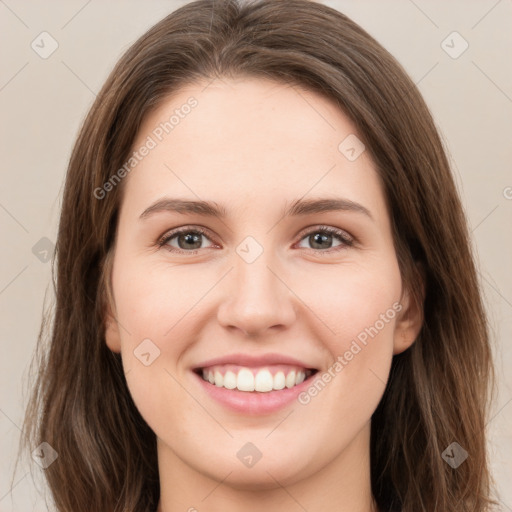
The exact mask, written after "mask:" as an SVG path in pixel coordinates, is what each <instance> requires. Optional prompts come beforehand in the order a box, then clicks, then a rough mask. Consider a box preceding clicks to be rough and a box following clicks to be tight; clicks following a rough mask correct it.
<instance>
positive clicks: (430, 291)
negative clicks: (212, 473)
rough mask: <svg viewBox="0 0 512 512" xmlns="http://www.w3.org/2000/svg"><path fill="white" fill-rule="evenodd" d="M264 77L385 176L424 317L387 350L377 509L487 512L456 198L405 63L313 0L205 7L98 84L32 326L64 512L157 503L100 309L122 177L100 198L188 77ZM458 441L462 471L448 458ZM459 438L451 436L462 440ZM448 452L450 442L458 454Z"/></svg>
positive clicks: (39, 427) (480, 335) (476, 314)
mask: <svg viewBox="0 0 512 512" xmlns="http://www.w3.org/2000/svg"><path fill="white" fill-rule="evenodd" d="M214 77H260V78H270V79H273V80H276V81H279V82H284V83H287V84H292V85H298V86H301V87H305V88H307V89H309V90H311V91H314V92H317V93H319V94H322V95H325V96H327V97H328V98H330V99H331V100H333V101H335V102H336V104H337V105H339V108H340V109H341V110H342V111H343V112H344V113H345V114H346V115H348V116H349V117H350V118H351V120H352V121H353V122H354V124H355V126H356V128H357V130H358V134H360V136H361V137H362V139H363V142H364V144H365V145H366V148H367V150H368V151H369V152H370V155H371V157H372V158H373V160H374V162H375V164H376V166H377V168H378V171H379V173H380V177H381V179H382V182H383V184H384V189H385V194H386V199H387V202H388V205H389V211H390V216H391V222H392V226H393V236H394V242H395V248H396V253H397V258H398V261H399V265H400V269H401V274H402V278H403V281H404V283H405V285H406V286H407V287H408V289H410V290H411V291H412V293H413V294H416V295H417V300H421V299H420V297H419V295H420V294H419V289H420V285H419V284H418V283H419V269H421V272H422V275H423V276H424V279H425V283H426V285H425V290H424V293H425V298H424V306H423V308H424V309H423V313H424V326H423V328H422V330H421V332H420V334H419V336H418V338H417V340H416V341H415V343H414V344H413V345H412V347H411V348H410V349H408V350H406V351H405V352H403V353H401V354H400V355H397V356H395V357H394V359H393V363H392V368H391V374H390V378H389V381H388V383H387V387H386V390H385V393H384V396H383V399H382V401H381V403H380V404H379V406H378V408H377V410H376V411H375V413H374V415H373V417H372V426H371V446H370V450H371V451H370V453H371V480H372V482H371V483H372V491H373V494H374V497H375V499H376V502H377V504H378V506H379V508H380V510H382V511H395V510H401V511H403V512H448V511H457V512H466V511H468V512H469V511H472V512H482V511H484V510H488V508H489V506H490V504H491V503H493V502H492V500H491V497H490V495H491V478H490V474H489V468H488V460H487V454H486V445H485V424H486V418H487V415H488V409H489V404H490V399H491V397H492V391H493V389H494V388H493V386H492V385H491V384H493V382H494V380H493V367H492V361H491V350H490V345H489V336H488V327H487V323H486V316H485V313H484V308H483V305H482V302H481V297H480V291H479V285H478V281H477V278H476V269H475V265H474V260H473V257H472V254H471V250H470V242H469V235H468V230H467V225H466V220H465V217H464V213H463V210H462V207H461V203H460V201H459V198H458V196H457V193H456V188H455V185H454V181H453V178H452V175H451V172H450V168H449V163H448V161H447V158H446V155H445V151H444V149H443V145H442V143H441V140H440V137H439V135H438V133H437V131H436V128H435V124H434V122H433V120H432V117H431V114H430V113H429V110H428V108H427V106H426V105H425V102H424V100H423V99H422V97H421V95H420V93H419V92H418V90H417V88H416V86H415V85H414V83H413V82H412V81H411V80H410V78H409V77H408V76H407V74H406V73H405V71H404V70H403V69H402V67H401V66H400V64H399V63H398V62H397V61H396V60H395V59H394V58H393V57H392V56H391V55H390V54H389V53H388V52H387V51H386V50H385V49H384V48H383V47H382V46H381V45H380V44H378V43H377V42H376V41H375V40H374V39H373V38H372V37H371V36H370V35H369V34H368V33H366V32H365V31H364V30H363V29H362V28H361V27H359V26H358V25H357V24H355V23H354V22H353V21H351V20H350V19H349V18H347V17H346V16H345V15H343V14H341V13H340V12H338V11H336V10H334V9H331V8H329V7H327V6H325V5H322V4H320V3H317V2H313V1H309V0H286V1H276V0H261V1H259V0H257V1H251V2H239V1H236V0H199V1H195V2H192V3H189V4H187V5H185V6H183V7H181V8H180V9H178V10H176V11H175V12H173V13H171V14H170V15H169V16H167V17H166V18H165V19H163V20H162V21H160V22H159V23H157V24H156V25H155V26H154V27H152V28H151V29H150V30H149V31H148V32H147V33H146V34H144V35H143V36H142V37H141V38H140V39H139V40H138V41H136V42H135V43H134V44H133V46H131V48H129V50H128V51H127V52H126V53H125V55H124V56H123V57H122V58H121V59H120V61H119V62H118V64H117V65H116V66H115V68H114V70H113V71H112V72H111V74H110V76H109V77H108V79H107V81H106V83H105V85H104V86H103V88H102V89H101V91H100V93H99V94H98V96H97V98H96V101H95V102H94V104H93V106H92V108H91V109H90V112H89V114H88V115H87V117H86V119H85V122H84V123H83V126H82V127H81V130H80V133H79V135H78V138H77V141H76V144H75V146H74V149H73V152H72V155H71V158H70V162H69V167H68V171H67V177H66V183H65V190H64V196H63V204H62V213H61V217H60V224H59V232H58V239H57V246H56V267H55V268H56V270H55V268H54V286H55V293H56V303H55V306H54V308H53V310H52V311H51V313H49V315H51V318H52V320H53V322H52V324H51V330H50V331H49V332H48V333H47V335H46V334H45V331H44V330H42V331H41V334H40V336H39V343H38V350H37V357H36V359H35V364H36V365H37V371H38V376H37V382H36V383H35V386H34V389H33V393H32V396H31V398H30V402H29V404H28V408H27V413H26V419H25V433H26V439H25V441H26V444H27V447H28V448H29V449H33V448H34V447H35V446H37V445H39V444H40V443H41V442H43V441H44V442H47V443H49V444H50V445H51V446H52V447H53V448H54V449H55V450H56V452H57V453H58V459H57V460H56V462H54V463H53V464H52V465H50V466H49V467H48V468H47V469H46V470H45V476H46V479H47V482H48V484H49V488H50V490H51V493H52V497H53V500H54V502H55V505H56V507H57V510H59V511H60V512H64V511H66V512H70V511H73V512H85V511H88V512H89V511H90V510H97V511H99V510H102V511H105V512H107V511H109V512H119V511H125V510H130V511H131V510H133V511H137V512H138V511H141V512H150V511H151V512H153V511H154V510H155V508H156V505H157V503H158V499H159V492H160V489H159V480H158V468H157V454H156V441H155V435H154V433H153V432H152V431H151V429H150V428H149V427H148V425H147V424H146V423H145V421H144V420H143V419H142V417H141V416H140V414H139V412H138V410H137V408H136V407H135V405H134V403H133V401H132V399H131V396H130V393H129V391H128V388H127V385H126V381H125V376H124V373H123V368H122V364H121V358H120V355H119V354H114V353H112V352H111V351H110V350H109V349H108V348H107V346H106V343H105V338H104V316H105V307H106V304H107V300H108V293H109V283H110V278H109V275H110V263H111V257H112V248H113V242H114V237H115V233H116V225H117V215H118V211H119V206H120V202H121V199H122V190H123V186H122V185H123V183H122V182H121V183H120V184H119V186H114V187H112V190H109V192H108V194H107V195H106V197H104V198H102V199H98V198H97V196H98V194H95V190H98V188H101V187H102V186H103V184H104V183H106V182H107V181H108V180H109V179H110V178H111V176H112V175H113V174H114V173H115V172H116V170H118V169H119V168H121V167H122V166H123V164H124V162H125V161H126V160H127V158H128V157H129V155H130V151H131V150H132V144H133V141H134V138H135V135H136V134H137V131H138V129H139V127H140V125H141V122H142V120H143V118H144V117H145V116H146V115H147V114H148V113H149V112H150V111H151V110H152V109H154V108H156V107H157V106H158V105H159V104H161V102H162V101H163V100H164V99H166V98H168V97H169V95H170V94H172V93H173V92H175V91H177V90H179V88H180V87H182V86H184V85H188V84H190V83H192V82H195V81H198V80H201V81H203V80H205V79H207V80H210V79H212V78H214ZM453 442H456V443H458V445H460V446H461V447H462V448H463V449H464V450H466V452H467V453H468V454H469V456H468V458H467V459H466V460H465V461H464V462H463V463H462V464H461V465H460V466H459V467H457V468H456V469H455V468H454V467H452V466H451V465H450V464H448V463H447V462H446V461H445V460H444V459H443V457H442V454H443V452H444V451H445V450H446V449H447V448H448V447H449V446H450V445H451V444H452V443H453ZM452 446H453V445H452ZM452 455H453V452H452Z"/></svg>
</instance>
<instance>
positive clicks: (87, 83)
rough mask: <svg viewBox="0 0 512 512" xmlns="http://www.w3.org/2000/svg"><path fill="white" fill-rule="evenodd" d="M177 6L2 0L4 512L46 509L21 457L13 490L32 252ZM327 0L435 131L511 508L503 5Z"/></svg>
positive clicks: (511, 294) (508, 131) (509, 13)
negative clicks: (123, 69)
mask: <svg viewBox="0 0 512 512" xmlns="http://www.w3.org/2000/svg"><path fill="white" fill-rule="evenodd" d="M184 3H186V2H185V1H162V0H158V1H156V0H154V1H146V2H144V1H142V0H139V1H133V0H131V1H123V2H120V1H112V0H111V1H109V2H101V1H100V0H92V1H87V0H82V1H70V0H65V1H64V0H62V1H56V0H52V1H46V2H36V1H22V0H0V38H1V45H2V50H3V51H2V60H3V62H2V66H1V72H0V109H1V113H2V115H1V123H0V127H1V128H0V130H1V132H0V141H1V144H2V153H1V155H2V159H1V160H2V162H1V163H2V165H1V173H2V174H1V189H0V226H1V233H2V238H1V240H2V242H3V243H2V247H1V258H2V266H1V270H0V311H1V313H0V314H1V325H2V331H1V357H0V512H10V511H16V512H20V511H29V510H34V511H43V510H47V508H46V505H45V501H44V499H43V498H42V497H40V496H39V495H38V493H37V491H36V487H35V485H34V483H33V482H32V480H31V478H30V473H28V466H26V465H24V466H22V467H21V468H19V471H18V472H17V474H16V475H15V477H14V488H13V490H12V491H11V489H10V487H11V478H12V470H13V467H14V456H15V453H16V452H15V448H16V445H17V442H18V437H19V435H20V428H19V426H20V424H21V417H22V411H23V404H24V403H25V402H24V401H25V396H24V395H23V391H24V389H25V388H26V384H25V382H26V378H27V370H28V363H29V361H30V357H31V354H32V351H33V349H34V346H35V340H36V337H37V333H38V330H39V325H40V319H41V312H42V304H43V298H44V294H45V290H47V289H48V291H49V292H50V294H51V286H50V263H49V262H44V261H41V258H42V259H43V260H44V250H45V247H46V246H45V245H44V244H45V243H46V244H48V242H47V241H46V242H45V241H43V242H41V241H40V240H41V239H42V238H43V237H46V238H48V239H49V240H50V241H51V242H54V241H55V238H56V229H57V222H58V213H59V206H60V197H61V191H62V183H63V178H64V174H65V169H66V163H67V160H68V158H69V154H70V151H71V148H72V144H73V142H74V138H75V136H76V132H77V129H78V127H79V125H80V123H81V121H82V119H83V116H84V114H85V113H86V112H87V110H88V108H89V107H90V105H91V103H92V101H93V99H94V97H95V93H96V92H97V91H98V90H99V89H100V87H101V85H102V83H103V82H104V80H105V79H106V77H107V74H108V72H109V70H110V69H111V67H112V66H113V65H114V63H115V62H116V60H117V59H118V58H119V57H120V55H121V54H122V53H123V52H124V51H125V50H126V49H127V48H128V46H129V45H130V44H131V43H132V42H133V41H134V40H135V39H136V38H137V37H138V36H139V35H141V34H142V33H143V32H144V31H145V30H146V29H147V28H149V27H150V26H151V25H152V24H153V23H155V22H156V21H158V20H160V19H161V18H163V17H164V16H165V15H166V14H168V13H169V12H170V11H172V10H173V9H175V8H177V7H179V6H181V5H183V4H184ZM324 3H326V4H327V5H330V6H332V7H335V8H337V9H339V10H340V11H342V12H344V13H345V14H347V15H348V16H350V17H351V18H353V19H354V20H355V21H356V22H358V23H359V24H361V25H362V26H363V27H364V28H365V29H366V30H368V31H369V32H370V33H371V34H372V35H373V36H374V37H375V38H376V39H377V40H378V41H380V42H381V43H382V44H383V45H384V46H385V47H386V48H387V49H388V50H389V51H390V52H391V53H392V54H393V55H394V56H395V57H396V58H397V59H398V60H399V61H400V62H401V63H402V65H403V66H404V67H405V69H406V70H407V71H408V72H409V74H410V75H411V77H412V78H413V79H414V81H415V82H416V83H418V85H419V88H420V90H421V92H422V93H423V95H424V97H425V99H426V101H427V103H428V105H429V106H430V108H431V110H432V112H433V115H434V118H435V120H436V123H437V126H438V127H439V130H440V132H441V135H442V137H443V139H444V141H445V144H446V148H447V151H448V153H449V155H450V158H451V161H452V163H453V170H454V173H455V175H456V180H457V183H458V185H459V189H460V193H461V196H462V199H463V202H464V204H465V207H466V211H467V216H468V220H469V224H470V226H471V230H472V236H473V241H474V247H475V250H476V252H477V254H478V260H479V266H480V276H481V282H482V287H483V291H484V294H485V300H486V303H487V305H488V310H489V314H490V320H491V325H492V331H493V341H494V343H495V352H496V361H497V370H498V376H499V396H498V399H497V402H496V405H495V409H494V414H493V418H492V419H491V421H490V424H489V433H490V436H489V448H490V453H491V459H492V467H493V470H494V474H495V478H496V481H497V485H498V493H499V494H498V498H499V499H500V500H501V503H502V507H503V510H505V511H512V488H511V487H510V485H508V486H506V485H505V484H506V483H509V482H511V481H512V463H511V460H512V426H511V424H512V376H511V375H512V372H510V371H508V372H507V371H506V370H507V368H510V366H511V365H512V349H511V344H510V340H511V334H512V272H511V270H512V269H511V261H512V258H511V256H512V229H511V225H512V222H511V221H512V173H511V162H512V144H511V136H512V67H511V66H510V61H511V54H512V31H511V30H510V27H511V22H512V1H511V0H499V1H497V0H478V1H453V0H452V1H450V2H443V1H441V0H436V1H426V0H414V1H412V0H400V1H398V0H397V1H385V2H384V1H367V0H363V1H357V2H356V1H355V0H350V1H348V0H347V1H341V0H339V1H335V0H331V1H325V2H324ZM43 31H47V32H49V33H50V34H51V36H52V37H53V38H54V39H55V40H56V41H57V43H58V48H57V50H56V51H55V52H54V53H53V54H52V55H51V56H49V57H48V58H47V59H42V58H41V57H40V56H39V55H38V54H37V53H36V52H35V51H34V50H33V49H32V48H31V43H32V41H34V40H36V42H37V41H39V40H40V39H37V37H38V36H39V34H40V33H41V32H43ZM453 31H457V32H458V33H459V34H460V35H461V36H462V37H463V38H464V40H465V41H467V43H468V44H469V47H468V48H467V50H466V51H465V52H464V53H462V54H461V55H460V56H459V57H458V58H456V59H454V58H452V57H450V56H449V55H448V54H447V53H446V52H445V51H444V50H443V47H442V41H443V40H445V39H446V38H447V36H448V35H449V34H451V33H452V32H453ZM452 41H453V43H452ZM445 44H446V43H445ZM447 44H449V45H450V46H453V48H452V49H451V50H450V51H451V52H452V53H453V52H458V51H460V50H461V49H462V46H461V45H462V44H464V43H463V41H462V40H461V39H457V36H455V39H453V36H451V37H450V38H449V39H447ZM45 47H46V48H49V46H45ZM36 244H39V245H37V246H36V247H37V248H39V251H37V250H36V251H35V252H36V253H37V252H38V256H39V257H38V256H37V255H36V254H34V252H33V247H34V246H35V245H36ZM468 378H471V377H470V376H468ZM41 473H42V470H40V469H38V468H37V466H36V470H35V474H36V475H37V474H41Z"/></svg>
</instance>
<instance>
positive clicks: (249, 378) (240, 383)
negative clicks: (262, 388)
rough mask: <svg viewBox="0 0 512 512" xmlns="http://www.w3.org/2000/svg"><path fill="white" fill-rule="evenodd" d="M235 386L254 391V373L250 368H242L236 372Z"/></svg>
mask: <svg viewBox="0 0 512 512" xmlns="http://www.w3.org/2000/svg"><path fill="white" fill-rule="evenodd" d="M236 387H237V388H238V389H239V390H240V391H254V375H253V374H252V372H251V371H250V370H247V369H246V368H242V369H241V370H240V371H239V372H238V378H237V380H236Z"/></svg>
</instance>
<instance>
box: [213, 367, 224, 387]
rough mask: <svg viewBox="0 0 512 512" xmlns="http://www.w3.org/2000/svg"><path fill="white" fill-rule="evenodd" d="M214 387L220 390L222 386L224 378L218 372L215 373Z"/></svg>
mask: <svg viewBox="0 0 512 512" xmlns="http://www.w3.org/2000/svg"><path fill="white" fill-rule="evenodd" d="M215 385H216V386H218V387H219V388H221V387H222V386H223V385H224V377H223V376H222V373H220V372H219V371H218V370H217V371H216V372H215Z"/></svg>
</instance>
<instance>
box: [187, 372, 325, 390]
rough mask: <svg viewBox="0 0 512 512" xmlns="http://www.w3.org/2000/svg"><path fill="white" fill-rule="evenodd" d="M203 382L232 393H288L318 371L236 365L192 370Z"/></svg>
mask: <svg viewBox="0 0 512 512" xmlns="http://www.w3.org/2000/svg"><path fill="white" fill-rule="evenodd" d="M194 372H195V373H196V374H197V375H199V376H200V377H201V378H202V379H203V380H204V381H206V382H209V383H210V384H212V385H214V386H217V387H219V388H225V389H230V390H235V391H244V392H255V393H268V392H270V391H280V390H282V389H285V388H287V389H290V388H293V387H295V386H298V385H299V384H302V383H303V382H304V381H305V380H307V379H310V378H311V377H312V376H313V375H315V374H316V373H317V372H318V370H316V369H315V368H301V367H298V366H290V365H269V366H264V367H259V368H251V367H246V366H237V365H215V366H209V367H207V368H196V369H195V370H194Z"/></svg>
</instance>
